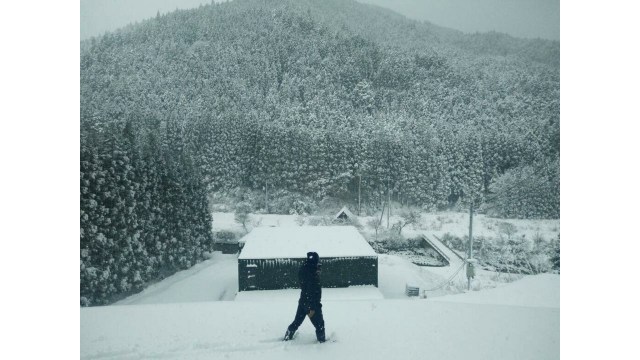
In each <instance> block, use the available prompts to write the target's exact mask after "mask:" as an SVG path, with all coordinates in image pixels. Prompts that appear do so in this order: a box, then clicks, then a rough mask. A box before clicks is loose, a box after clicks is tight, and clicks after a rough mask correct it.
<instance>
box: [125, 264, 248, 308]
mask: <svg viewBox="0 0 640 360" xmlns="http://www.w3.org/2000/svg"><path fill="white" fill-rule="evenodd" d="M237 291H238V259H237V256H235V255H223V254H221V253H220V252H218V251H216V252H214V253H213V256H212V258H211V259H209V260H206V261H203V262H201V263H200V264H197V265H195V266H193V267H191V268H190V269H187V270H183V271H180V272H178V273H176V274H174V275H172V276H170V277H168V278H166V279H164V280H163V281H161V282H159V283H157V284H153V285H151V286H149V287H147V288H146V289H144V290H143V291H142V292H140V293H139V294H136V295H133V296H130V297H128V298H126V299H124V300H121V301H118V302H117V303H115V305H131V304H135V305H138V304H164V303H181V302H197V301H218V300H233V299H234V298H235V296H236V292H237Z"/></svg>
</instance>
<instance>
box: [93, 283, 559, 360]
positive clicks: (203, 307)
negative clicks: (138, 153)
mask: <svg viewBox="0 0 640 360" xmlns="http://www.w3.org/2000/svg"><path fill="white" fill-rule="evenodd" d="M551 278H552V276H551V277H546V276H543V277H532V278H531V281H530V282H529V283H528V284H526V285H527V286H534V288H539V287H545V286H546V285H544V284H540V283H544V282H547V281H549V280H551ZM534 284H535V285H534ZM516 285H517V283H514V284H511V285H507V286H505V287H504V288H503V289H502V290H503V292H502V293H500V294H494V295H493V296H494V297H493V300H491V298H492V297H491V296H487V297H486V298H485V299H484V301H485V303H482V304H481V303H465V302H461V301H446V300H444V299H445V298H444V297H443V298H441V299H443V300H441V301H435V300H428V299H427V300H424V299H416V298H411V299H397V300H388V299H385V300H383V299H362V300H357V299H353V300H351V301H345V300H344V299H334V300H329V299H326V300H324V301H323V305H324V306H323V312H324V315H325V322H326V327H327V334H328V336H329V337H330V338H332V339H334V340H335V341H336V342H329V343H325V344H318V343H317V342H316V341H315V334H314V329H313V327H312V326H311V324H310V323H309V321H305V322H304V323H303V324H302V326H301V327H300V329H299V330H298V335H297V337H296V338H295V339H294V340H293V341H291V342H282V341H280V339H281V337H282V335H283V334H284V331H285V329H286V326H287V325H288V324H289V323H290V322H291V320H293V316H294V313H295V308H296V301H295V298H294V299H291V298H288V299H285V298H277V297H275V298H269V297H263V298H259V297H257V298H256V299H246V300H243V301H222V302H199V303H177V304H147V305H136V306H104V307H93V308H83V309H81V324H80V330H81V339H80V354H81V357H82V358H83V359H142V358H154V359H156V358H162V359H264V360H276V359H277V360H281V359H300V358H304V359H325V360H326V359H346V358H348V359H394V358H398V359H416V358H434V359H461V360H462V359H470V358H472V359H487V360H489V359H490V360H499V359H559V357H560V309H559V308H558V307H548V306H541V307H539V306H510V305H504V304H503V303H504V302H505V299H506V297H509V295H508V294H509V292H508V289H509V288H510V287H512V286H516ZM256 293H258V292H257V291H256ZM469 295H471V294H461V295H455V296H452V297H451V298H457V299H462V298H463V297H466V296H469ZM530 305H532V304H530Z"/></svg>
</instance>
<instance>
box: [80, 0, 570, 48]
mask: <svg viewBox="0 0 640 360" xmlns="http://www.w3.org/2000/svg"><path fill="white" fill-rule="evenodd" d="M215 1H216V2H220V1H224V0H215ZM358 1H359V2H362V3H369V4H375V5H378V6H382V7H386V8H389V9H392V10H394V11H396V12H398V13H400V14H403V15H405V16H407V17H409V18H413V19H417V20H427V21H430V22H432V23H434V24H437V25H441V26H445V27H449V28H452V29H457V30H461V31H464V32H476V31H479V32H486V31H492V30H493V31H499V32H504V33H507V34H510V35H513V36H517V37H526V38H537V37H539V38H543V39H552V40H560V0H358ZM210 2H211V0H81V1H80V38H81V39H86V38H88V37H91V36H94V35H99V34H102V33H104V32H105V31H110V30H115V29H117V28H119V27H122V26H124V25H127V24H129V23H131V22H134V21H140V20H143V19H147V18H149V17H152V16H155V15H156V13H157V12H158V11H160V12H161V13H166V12H169V11H173V10H175V9H176V8H180V9H187V8H193V7H197V6H198V5H200V4H208V3H210Z"/></svg>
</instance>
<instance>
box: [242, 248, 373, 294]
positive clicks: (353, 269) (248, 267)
mask: <svg viewBox="0 0 640 360" xmlns="http://www.w3.org/2000/svg"><path fill="white" fill-rule="evenodd" d="M304 260H305V259H239V260H238V289H239V290H240V291H249V290H277V289H297V288H299V285H298V269H299V268H300V265H302V263H303V262H304ZM320 262H321V263H322V275H321V276H320V281H321V283H322V287H325V288H335V287H348V286H352V285H374V286H376V287H377V286H378V258H377V257H375V256H372V257H339V258H322V259H321V260H320Z"/></svg>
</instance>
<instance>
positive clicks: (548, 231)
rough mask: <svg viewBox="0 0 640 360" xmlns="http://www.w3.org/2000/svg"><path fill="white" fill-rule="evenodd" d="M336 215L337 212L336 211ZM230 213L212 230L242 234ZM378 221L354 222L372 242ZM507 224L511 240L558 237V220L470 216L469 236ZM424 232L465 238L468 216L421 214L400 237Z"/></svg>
mask: <svg viewBox="0 0 640 360" xmlns="http://www.w3.org/2000/svg"><path fill="white" fill-rule="evenodd" d="M402 210H403V209H402V208H400V209H397V210H394V211H392V214H394V215H392V216H391V217H390V219H389V225H388V226H387V216H386V214H385V215H384V216H383V217H382V227H383V228H384V229H386V228H391V226H392V225H393V224H394V223H396V222H398V221H399V220H401V219H402V218H401V217H400V216H398V215H397V214H398V213H399V211H402ZM336 211H337V210H336ZM234 216H235V215H234V213H228V212H214V213H212V219H213V228H214V230H215V231H218V230H229V231H233V232H236V233H239V234H244V233H245V231H244V229H243V228H242V225H240V224H239V223H237V222H236V221H235V219H234ZM319 217H321V216H299V215H276V214H251V215H250V221H249V223H248V224H247V229H248V230H249V231H250V230H251V229H253V228H255V227H262V226H278V227H291V226H300V225H309V222H310V220H311V219H313V218H319ZM373 219H375V220H379V219H380V214H377V215H375V216H360V217H357V220H358V222H359V223H360V225H362V226H363V227H362V232H363V234H366V235H367V236H368V237H369V238H371V239H372V238H373V237H374V236H375V235H374V234H375V230H374V229H373V228H371V227H370V226H368V225H367V224H368V222H369V221H370V220H373ZM501 223H509V224H512V225H513V226H514V227H515V233H514V236H523V235H524V236H525V237H526V238H527V239H533V238H534V237H535V236H537V235H539V236H542V238H543V239H545V240H551V239H555V238H557V236H558V234H559V233H560V220H559V219H550V220H535V219H534V220H532V219H527V220H522V219H495V218H490V217H487V216H486V215H484V214H477V215H474V221H473V233H474V236H484V237H492V238H495V237H498V236H499V235H500V226H499V225H500V224H501ZM424 231H428V232H429V233H432V234H434V235H436V236H438V237H440V238H441V237H442V236H443V235H444V234H446V233H449V234H451V235H454V236H458V237H465V236H468V235H469V214H468V213H461V212H436V213H422V214H421V221H420V224H416V225H412V224H410V225H407V227H406V228H405V229H403V230H402V232H403V234H404V235H405V236H406V235H415V234H419V233H421V232H424Z"/></svg>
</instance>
